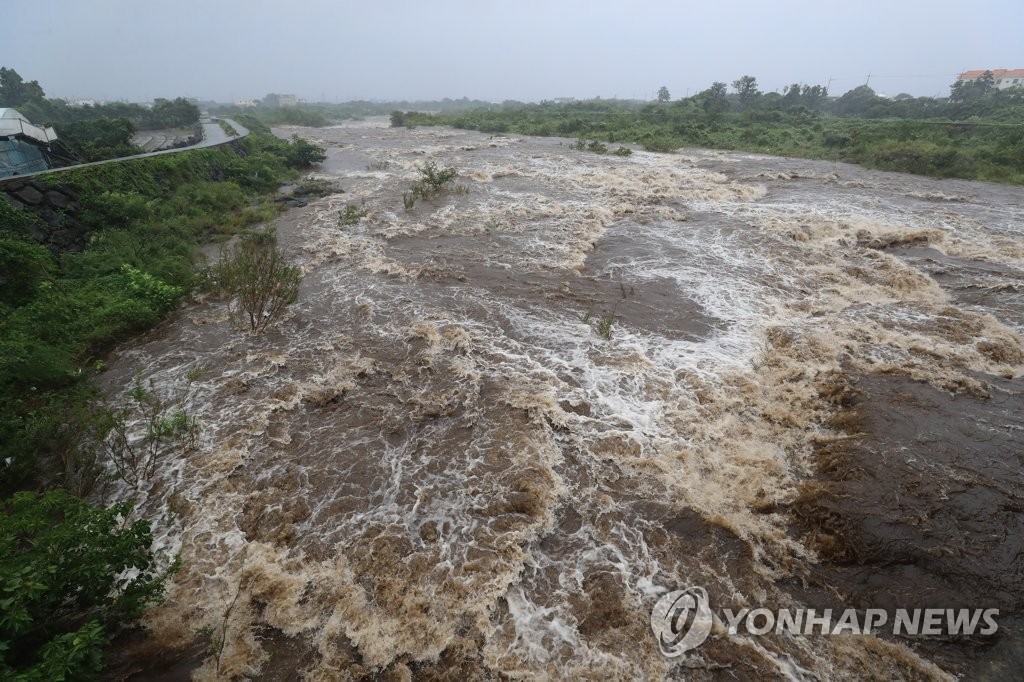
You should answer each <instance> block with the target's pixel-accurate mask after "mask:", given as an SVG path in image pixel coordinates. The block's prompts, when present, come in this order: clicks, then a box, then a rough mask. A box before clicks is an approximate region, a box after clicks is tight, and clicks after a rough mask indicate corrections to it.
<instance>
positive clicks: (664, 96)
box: [658, 85, 672, 102]
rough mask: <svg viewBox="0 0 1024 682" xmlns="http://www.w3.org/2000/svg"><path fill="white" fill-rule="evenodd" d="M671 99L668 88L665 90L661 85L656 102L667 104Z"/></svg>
mask: <svg viewBox="0 0 1024 682" xmlns="http://www.w3.org/2000/svg"><path fill="white" fill-rule="evenodd" d="M671 99H672V95H670V94H669V92H668V88H666V87H665V86H664V85H662V86H661V87H660V88H658V101H659V102H668V101H670V100H671Z"/></svg>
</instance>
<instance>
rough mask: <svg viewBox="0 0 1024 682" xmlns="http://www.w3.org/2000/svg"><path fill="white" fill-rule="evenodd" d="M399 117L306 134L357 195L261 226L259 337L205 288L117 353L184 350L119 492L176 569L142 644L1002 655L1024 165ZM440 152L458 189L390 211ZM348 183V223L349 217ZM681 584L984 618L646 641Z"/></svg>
mask: <svg viewBox="0 0 1024 682" xmlns="http://www.w3.org/2000/svg"><path fill="white" fill-rule="evenodd" d="M385 126H386V123H380V122H360V123H351V124H346V125H341V126H337V127H333V128H327V129H299V130H298V132H299V133H300V134H301V135H303V136H305V137H307V138H310V139H312V140H314V141H316V142H318V143H320V144H323V145H325V146H326V147H327V148H328V154H329V156H328V160H327V162H326V163H325V164H324V165H323V169H322V171H321V172H320V173H319V175H320V176H323V177H325V178H327V179H330V180H333V181H336V182H337V184H338V186H339V187H341V188H342V189H343V190H344V193H338V194H332V195H329V196H326V197H324V198H321V199H317V200H315V201H313V202H312V203H310V204H309V206H307V207H305V208H296V209H291V210H290V211H289V212H288V213H287V214H286V215H285V216H283V217H282V218H281V220H280V221H279V223H278V225H277V229H278V234H279V237H280V242H281V244H282V246H283V248H284V249H285V251H286V252H287V254H288V255H289V257H290V258H291V259H292V260H293V261H294V262H296V263H298V264H300V265H301V266H302V268H303V271H304V279H303V285H302V292H301V296H300V300H299V302H298V303H297V304H295V305H294V306H293V307H292V308H291V310H290V312H289V314H288V316H287V317H286V319H285V320H284V321H283V322H281V323H280V324H278V325H277V326H275V327H273V328H271V330H270V331H269V332H268V333H266V334H265V335H263V336H260V337H250V336H248V335H246V334H243V333H241V332H239V331H237V330H235V329H233V328H231V326H230V324H229V322H228V319H227V311H226V307H225V305H224V304H223V303H221V302H216V301H208V302H199V303H194V304H192V305H190V306H188V307H187V308H184V309H182V310H181V311H180V312H179V313H177V314H176V315H175V317H174V319H173V320H172V321H171V322H170V323H168V324H167V325H165V326H164V327H163V328H161V329H160V330H157V331H156V332H154V333H152V334H150V335H149V336H148V337H147V338H145V339H143V340H141V341H140V342H139V343H137V344H135V345H133V346H132V347H130V348H125V349H122V350H121V351H119V352H118V353H117V354H116V355H115V357H114V358H112V359H111V362H110V370H109V372H108V374H107V384H108V385H109V386H110V387H111V388H112V390H114V389H118V388H119V387H124V386H126V385H128V384H129V383H130V381H131V377H132V375H133V374H134V373H135V372H140V373H141V377H142V378H143V379H144V380H146V381H148V380H150V379H152V380H153V385H154V386H156V387H158V388H159V389H160V390H165V391H168V392H171V391H173V390H175V387H179V386H181V385H183V384H184V382H185V381H186V376H187V375H189V373H190V372H192V375H193V376H195V375H196V374H198V376H199V378H198V380H197V381H196V382H195V383H194V384H193V392H194V396H193V397H192V398H191V399H190V400H189V404H188V408H189V410H190V412H191V413H192V414H194V415H195V416H196V417H198V419H199V422H200V423H201V425H202V432H201V435H200V444H199V447H198V448H197V449H196V450H195V451H193V452H189V453H187V454H169V455H167V456H166V457H165V458H164V459H163V460H162V463H161V466H160V468H159V470H158V473H157V476H156V477H155V479H154V480H153V481H152V482H151V485H149V486H146V489H145V490H143V491H142V492H141V497H142V499H144V503H143V504H142V506H141V508H140V511H141V512H142V513H144V514H145V515H146V516H148V517H149V518H151V519H154V520H155V526H156V530H157V533H158V537H159V543H160V546H161V547H162V548H163V549H164V550H166V551H167V552H168V553H180V556H181V559H182V562H183V568H182V570H181V572H180V573H179V574H178V575H177V576H176V578H175V580H174V582H173V584H172V586H171V588H170V591H169V598H168V601H167V603H166V604H165V605H163V606H161V607H159V608H157V609H155V610H153V611H152V612H151V614H150V616H149V617H148V619H147V627H148V628H149V629H150V632H151V633H152V634H151V636H150V637H149V639H148V640H146V641H145V642H142V643H141V644H134V645H133V646H134V647H135V648H134V649H133V650H132V651H133V653H131V655H132V656H135V657H136V661H137V662H136V663H135V664H134V665H135V666H136V668H141V669H143V670H145V669H146V666H147V665H155V664H148V663H146V661H147V660H157V659H159V660H166V657H167V656H168V655H169V654H167V652H169V651H175V650H182V651H186V652H190V653H189V654H188V655H189V656H191V659H189V660H191V661H192V664H191V665H190V666H183V665H181V664H179V665H178V668H176V670H177V673H176V674H179V675H187V674H189V673H188V670H186V668H188V667H196V670H195V671H194V675H195V676H196V678H197V679H216V678H218V677H219V678H225V679H227V678H240V677H250V678H264V679H289V678H290V676H294V675H295V674H296V673H298V674H299V675H300V676H305V677H306V678H308V679H317V680H327V679H350V678H368V677H372V676H385V677H387V678H389V679H390V678H391V677H394V679H409V676H410V675H411V676H412V678H416V679H419V678H429V677H444V678H446V679H491V678H495V679H496V678H501V677H509V678H529V679H535V678H536V679H544V678H547V679H640V678H648V679H659V678H673V679H689V678H694V679H749V680H764V679H774V678H789V679H852V678H859V679H886V680H889V679H907V680H919V679H943V678H948V677H950V676H951V675H953V674H962V673H970V674H982V673H984V674H986V675H990V676H992V677H996V678H998V677H999V676H1000V675H1006V674H1007V671H1010V672H1011V673H1012V671H1013V670H1014V669H1017V668H1015V667H1014V664H1013V657H1014V656H1015V655H1017V654H1015V653H1014V652H1015V651H1016V648H1015V646H1014V643H1015V642H1017V641H1019V640H1018V639H1017V635H1016V632H1017V629H1016V628H1017V627H1018V626H1019V620H1018V619H1017V618H1018V616H1019V614H1020V613H1021V607H1022V606H1024V604H1022V601H1024V566H1022V560H1021V558H1020V557H1021V556H1022V552H1024V547H1022V543H1024V540H1022V538H1024V523H1022V519H1024V473H1022V464H1024V461H1022V460H1024V417H1022V410H1021V407H1022V405H1024V400H1022V392H1024V380H1022V379H1021V376H1022V372H1024V349H1022V342H1021V334H1022V333H1024V284H1022V282H1024V197H1022V193H1021V191H1020V189H1019V188H1012V187H1001V186H995V185H988V184H982V183H971V182H960V181H937V180H931V179H925V178H919V177H913V176H907V175H899V174H887V173H880V172H872V171H867V170H864V169H859V168H856V167H852V166H847V165H838V164H833V163H828V162H818V161H801V160H791V159H780V158H772V157H764V156H753V155H747V154H742V153H730V152H713V151H683V152H682V153H678V154H651V153H645V152H642V151H637V152H636V153H634V154H633V155H632V156H629V157H616V156H611V155H608V156H602V155H597V154H593V153H590V152H584V151H577V150H574V149H571V148H570V147H569V145H568V141H564V140H562V141H560V140H558V139H538V138H523V137H519V136H494V137H491V136H487V135H484V134H480V133H473V132H465V131H453V130H448V129H435V128H429V129H415V130H406V129H389V128H387V127H385ZM286 132H288V133H289V134H290V133H291V132H293V131H292V130H288V131H286ZM426 161H436V162H438V163H439V164H442V165H451V166H454V167H456V168H457V169H458V170H459V178H458V184H459V185H461V186H464V187H466V188H468V192H465V193H452V194H448V195H446V196H443V197H442V198H440V199H438V200H436V201H433V202H423V201H421V202H419V203H417V204H416V206H415V208H414V209H413V210H410V211H406V210H405V209H404V208H403V201H402V194H403V192H408V191H409V186H410V184H411V183H412V182H413V181H414V180H415V179H416V178H417V175H418V174H417V167H419V166H421V165H422V164H423V163H424V162H426ZM371 169H373V170H371ZM349 203H355V204H357V205H360V206H362V207H364V208H365V209H366V210H367V212H368V215H367V217H365V218H364V219H362V220H361V221H360V222H359V223H358V224H356V225H352V226H342V225H340V224H339V220H338V217H339V213H341V212H342V211H343V209H344V208H345V206H346V204H349ZM609 322H610V328H609ZM602 324H603V325H604V326H602ZM606 336H607V337H608V338H605V337H606ZM126 494H127V493H126ZM689 586H700V587H703V588H704V589H706V590H707V593H708V595H709V599H710V601H711V604H712V606H713V607H714V608H715V610H716V611H717V610H719V609H721V608H733V609H736V608H742V607H751V608H754V607H757V606H767V607H769V608H772V609H777V608H787V607H789V608H795V607H798V606H801V605H810V606H815V607H818V608H821V607H831V608H839V609H841V608H843V607H846V606H850V607H857V608H861V609H863V608H868V607H876V608H886V609H892V608H924V607H932V606H939V607H955V608H959V607H970V608H983V607H984V608H999V609H1000V610H1001V617H1000V625H1001V630H1000V633H999V634H998V635H997V636H996V637H989V638H978V637H975V638H971V639H969V640H965V641H945V640H944V641H934V640H931V641H927V640H920V639H905V638H894V637H891V636H887V635H884V634H883V635H881V636H873V635H858V636H853V635H846V636H820V635H812V636H807V637H793V636H788V635H785V634H767V635H764V636H760V637H753V636H750V635H746V634H737V635H730V634H728V632H726V631H725V629H724V628H723V627H722V623H718V624H717V625H716V627H715V629H714V630H713V632H712V635H711V637H710V638H709V639H708V641H707V642H705V643H704V644H703V645H702V646H700V647H699V648H698V649H696V650H694V651H692V652H690V653H689V654H688V655H687V656H685V657H680V658H672V659H670V658H666V657H664V656H662V655H661V653H660V652H659V648H658V644H657V641H656V639H655V637H654V635H653V634H652V632H651V627H650V622H649V617H650V612H651V608H652V607H653V605H654V604H655V602H656V601H657V600H658V598H659V596H661V595H662V594H664V593H666V592H668V591H671V590H676V589H683V588H686V587H689ZM197 633H201V634H197ZM156 650H159V651H161V652H163V653H162V654H156V653H154V651H156ZM147 656H148V657H150V658H148V659H147ZM161 657H162V658H161ZM1018 663H1019V662H1018ZM152 672H153V669H152V668H151V669H150V673H152ZM144 675H145V673H144ZM1006 679H1011V678H1009V677H1007V678H1006Z"/></svg>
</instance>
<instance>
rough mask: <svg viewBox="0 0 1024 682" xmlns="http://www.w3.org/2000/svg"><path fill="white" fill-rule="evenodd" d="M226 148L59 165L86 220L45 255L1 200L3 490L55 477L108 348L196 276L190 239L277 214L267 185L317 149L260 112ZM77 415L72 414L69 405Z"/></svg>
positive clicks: (60, 181)
mask: <svg viewBox="0 0 1024 682" xmlns="http://www.w3.org/2000/svg"><path fill="white" fill-rule="evenodd" d="M246 125H247V127H250V130H251V131H252V132H253V134H252V135H250V136H249V137H248V138H246V139H244V140H240V141H238V142H236V143H235V144H236V146H237V148H238V149H239V151H237V152H236V151H235V150H234V149H231V148H227V147H219V148H213V149H203V150H194V151H187V152H182V153H178V154H168V155H163V156H158V157H153V158H147V159H138V160H134V161H129V162H124V163H115V164H107V165H103V166H96V167H89V168H81V169H75V170H69V171H65V172H62V173H58V174H54V175H52V176H48V177H46V178H45V179H46V180H47V181H48V182H50V183H52V184H53V185H54V186H60V187H63V188H65V189H66V190H67V191H68V192H69V193H71V194H73V195H75V196H77V197H78V200H79V203H80V204H81V210H80V211H79V212H78V214H77V216H76V217H77V219H78V221H79V222H80V223H81V224H83V225H85V226H86V227H87V228H88V229H89V230H90V232H91V237H90V240H89V243H88V246H87V248H85V249H84V250H83V251H81V252H80V253H73V252H65V253H57V254H54V253H51V251H50V250H48V249H47V248H45V247H43V246H41V245H39V244H38V243H37V242H35V241H34V240H33V239H32V237H31V233H32V226H33V223H34V222H35V221H36V218H35V216H34V215H32V214H31V213H28V212H26V211H23V210H19V209H15V208H13V207H11V206H10V205H9V204H7V203H6V202H4V201H0V266H2V267H0V271H2V272H3V275H2V278H3V287H2V288H0V493H3V494H7V493H10V492H12V491H14V490H18V489H24V488H35V487H39V486H44V487H46V486H49V485H53V484H56V485H60V483H61V478H62V477H63V476H64V475H65V474H64V472H63V471H61V467H59V466H57V465H56V463H57V462H60V461H64V460H66V454H67V451H68V450H69V449H74V448H75V447H77V446H78V435H79V434H81V433H82V432H83V431H87V430H88V427H87V426H86V425H82V424H78V425H77V426H76V421H78V420H83V419H84V420H87V419H88V410H87V409H85V408H86V406H87V405H88V402H89V399H90V398H91V397H92V396H93V394H94V388H93V386H92V383H91V382H90V380H89V377H90V376H91V375H92V374H93V373H94V372H95V371H96V370H97V369H98V368H99V367H101V363H100V358H102V356H103V354H104V352H105V351H107V350H108V349H110V348H111V346H112V345H113V344H115V343H117V342H119V341H122V340H124V339H126V338H128V337H129V336H131V335H132V334H135V333H138V332H140V331H142V330H145V329H148V328H150V327H152V326H153V325H155V324H156V323H157V322H159V321H160V320H161V319H162V317H163V316H164V315H165V314H166V313H167V312H169V311H170V310H171V309H173V308H174V307H175V306H176V305H177V303H178V301H179V300H180V299H181V297H182V296H184V295H185V293H186V292H188V291H189V289H190V288H191V287H193V286H194V285H195V284H196V283H197V281H198V274H197V269H196V263H195V259H194V256H195V253H196V247H197V246H198V245H199V244H201V243H203V242H207V241H211V240H216V239H221V238H226V237H227V236H229V235H231V234H234V233H236V232H238V231H240V230H243V229H245V228H246V227H247V226H248V225H252V224H254V223H258V222H262V221H266V220H269V219H271V218H273V217H274V216H275V215H276V212H277V207H276V205H274V204H273V203H272V202H271V201H270V200H269V195H270V193H272V192H273V191H274V190H276V188H277V187H278V186H279V183H280V181H281V180H283V179H286V178H289V177H292V176H293V175H294V174H295V170H294V169H295V168H300V167H303V166H307V165H309V163H310V161H311V160H315V158H316V154H315V148H312V149H311V145H308V144H307V143H304V142H301V141H296V142H292V143H290V144H289V143H288V142H285V141H282V140H279V139H277V138H275V137H273V136H272V135H270V134H269V131H268V130H267V129H266V128H265V127H263V126H260V124H259V123H258V122H256V121H252V120H248V121H246ZM79 413H81V414H79Z"/></svg>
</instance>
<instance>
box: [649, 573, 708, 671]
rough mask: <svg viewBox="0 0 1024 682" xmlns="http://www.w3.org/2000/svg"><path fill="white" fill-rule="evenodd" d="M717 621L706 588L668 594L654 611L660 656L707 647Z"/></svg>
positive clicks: (652, 626) (652, 625)
mask: <svg viewBox="0 0 1024 682" xmlns="http://www.w3.org/2000/svg"><path fill="white" fill-rule="evenodd" d="M713 624H714V617H713V616H712V615H711V607H710V606H708V593H707V592H705V591H704V588H703V587H688V588H686V589H685V590H676V591H675V592H669V593H668V594H666V595H665V596H663V597H662V598H661V599H659V600H658V603H657V604H655V605H654V609H653V610H652V611H651V629H652V630H654V635H655V636H656V637H657V638H658V646H659V647H660V648H661V653H663V654H664V655H666V656H669V657H675V656H679V655H680V654H683V653H685V652H687V651H689V650H690V649H695V648H696V647H698V646H700V645H701V644H703V643H704V640H705V639H707V638H708V635H709V634H711V626H712V625H713Z"/></svg>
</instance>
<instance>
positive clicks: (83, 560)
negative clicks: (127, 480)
mask: <svg viewBox="0 0 1024 682" xmlns="http://www.w3.org/2000/svg"><path fill="white" fill-rule="evenodd" d="M130 512H131V506H130V505H129V504H127V503H123V504H119V505H115V506H113V507H111V508H110V509H96V508H93V507H91V506H89V505H88V504H87V503H86V502H84V501H83V500H81V499H78V498H76V497H73V496H71V495H68V494H67V493H66V492H64V491H62V490H51V491H50V492H48V493H46V494H45V495H41V496H40V495H36V494H35V493H31V492H22V493H17V494H15V495H14V496H13V497H11V498H9V499H7V500H4V501H2V502H0V678H3V679H5V680H10V679H15V680H77V679H87V678H90V677H92V676H94V675H95V674H96V673H98V672H99V670H100V668H101V667H102V664H103V646H104V645H105V644H106V641H107V633H108V632H109V631H110V630H112V629H113V628H116V627H117V626H119V625H121V624H123V623H126V622H130V621H132V620H134V619H135V618H136V617H138V616H139V614H140V613H142V610H143V609H144V608H145V607H146V606H147V605H148V604H150V603H152V602H154V601H157V600H158V599H159V598H160V597H161V596H162V595H163V587H164V577H165V576H164V575H162V574H160V573H159V572H158V571H157V570H156V565H155V560H154V557H153V553H152V551H151V549H150V548H151V546H152V544H153V536H152V534H151V533H150V529H149V524H148V523H147V522H145V521H136V522H135V523H132V524H127V523H126V522H125V521H124V519H126V518H127V517H128V515H129V513H130Z"/></svg>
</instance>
